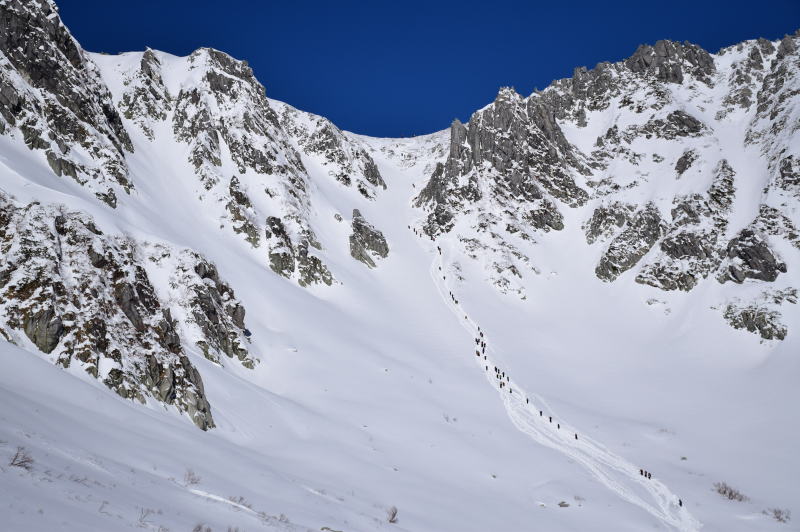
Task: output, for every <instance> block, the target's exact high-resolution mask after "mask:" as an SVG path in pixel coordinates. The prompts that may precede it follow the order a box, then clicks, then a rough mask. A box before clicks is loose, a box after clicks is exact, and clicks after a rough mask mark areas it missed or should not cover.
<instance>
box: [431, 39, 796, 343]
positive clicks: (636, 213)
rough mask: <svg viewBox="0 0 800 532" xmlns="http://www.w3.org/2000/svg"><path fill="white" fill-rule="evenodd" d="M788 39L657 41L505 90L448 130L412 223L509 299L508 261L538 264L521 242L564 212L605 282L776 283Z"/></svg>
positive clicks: (512, 283) (512, 280)
mask: <svg viewBox="0 0 800 532" xmlns="http://www.w3.org/2000/svg"><path fill="white" fill-rule="evenodd" d="M798 43H800V35H798V34H795V35H794V36H787V37H785V38H784V39H782V40H781V41H779V42H770V41H766V40H764V39H760V40H756V41H747V42H744V43H741V44H739V45H736V46H732V47H730V48H726V49H724V50H721V51H720V52H719V53H717V54H710V53H708V52H707V51H705V50H703V49H702V48H700V47H698V46H696V45H693V44H689V43H677V42H670V41H659V42H657V43H656V44H655V46H646V45H643V46H641V47H640V48H639V49H638V50H636V52H635V53H634V54H633V55H632V56H631V57H630V58H628V59H626V60H624V61H621V62H618V63H601V64H599V65H597V66H596V67H595V68H593V69H591V70H589V69H586V68H578V69H575V72H574V74H573V77H572V78H568V79H562V80H557V81H555V82H553V83H552V84H551V85H550V86H549V87H547V88H546V89H545V90H543V91H540V92H536V93H534V94H532V95H530V96H529V97H528V98H523V97H521V96H519V95H518V94H517V93H516V92H514V91H513V90H512V89H503V90H501V91H500V93H499V94H498V96H497V99H496V100H495V101H494V102H493V103H491V104H490V105H489V106H487V107H486V108H484V109H482V110H481V111H478V112H477V113H475V114H474V115H473V116H472V117H471V118H470V120H469V122H468V123H467V124H461V123H460V122H458V121H456V122H454V123H453V125H452V126H451V129H450V152H449V154H448V156H447V159H446V161H445V162H444V163H442V164H440V165H439V166H437V167H436V168H435V170H434V171H433V172H432V174H431V177H430V180H429V182H428V184H427V186H426V187H425V188H424V189H423V190H422V191H421V192H420V194H419V195H418V196H417V198H416V204H417V205H418V206H419V207H421V208H423V209H425V211H426V212H427V213H428V214H427V218H426V219H425V222H424V223H423V224H421V227H420V228H421V230H423V231H424V232H425V233H427V234H428V235H430V236H431V237H438V236H440V235H442V234H447V233H451V234H452V236H453V238H455V239H457V240H458V241H459V242H460V245H461V246H462V248H463V249H464V251H465V253H466V254H467V255H471V256H476V250H478V249H480V250H482V252H481V254H483V255H485V254H486V252H487V251H488V253H489V255H490V256H491V257H493V258H492V260H491V262H490V265H489V268H488V275H489V278H490V279H491V280H492V281H493V282H494V283H495V284H496V285H497V286H498V287H499V288H500V289H501V290H512V291H516V292H518V293H519V294H521V295H523V294H524V290H523V289H522V288H521V287H520V285H519V283H518V279H519V278H520V274H519V272H520V271H522V270H524V269H526V268H531V267H532V268H533V270H534V271H537V268H536V266H535V262H536V261H535V256H536V246H535V245H526V242H527V243H534V242H536V241H537V240H541V239H542V238H544V235H545V234H546V233H548V232H550V231H561V230H563V229H564V226H565V209H568V210H573V211H575V212H576V216H575V217H576V218H578V219H579V220H581V221H580V224H581V226H582V229H583V231H584V233H585V239H586V243H587V245H588V246H591V247H592V248H599V249H600V256H599V260H598V261H597V263H596V267H595V275H596V276H597V278H599V279H601V280H603V281H606V282H622V283H626V282H631V281H634V282H636V283H640V284H643V285H649V286H652V287H656V288H659V289H661V290H665V291H672V290H681V291H690V290H692V289H693V288H695V287H696V286H697V285H698V284H699V283H701V282H704V281H706V280H707V279H708V282H718V283H726V282H733V283H739V284H741V283H746V282H764V283H774V282H776V280H778V279H779V278H780V276H781V275H782V274H784V273H786V272H787V264H786V262H785V261H784V259H783V258H782V256H781V252H779V249H781V248H785V247H786V246H787V245H788V246H791V248H794V249H800V248H798V230H797V227H798V223H800V215H798V212H797V198H798V192H797V190H798V184H797V181H798V163H797V157H798V151H800V138H798V135H797V131H798V128H800V120H799V118H800V115H798V110H797V102H798V98H797V95H798V90H800V83H798V79H797V76H798V72H800V68H799V67H800V54H798V51H797V46H798ZM570 217H572V215H570ZM792 253H793V252H792ZM629 271H630V272H632V274H631V275H630V276H625V278H624V279H620V277H621V276H623V274H625V273H626V272H629ZM759 297H761V296H759ZM729 321H730V320H729ZM738 323H739V322H737V325H736V326H739V325H738ZM747 328H748V329H751V330H752V327H750V326H748V327H747Z"/></svg>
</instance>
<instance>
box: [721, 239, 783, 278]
mask: <svg viewBox="0 0 800 532" xmlns="http://www.w3.org/2000/svg"><path fill="white" fill-rule="evenodd" d="M727 255H728V259H729V261H728V264H727V265H726V266H727V269H726V271H723V272H722V273H721V274H720V277H719V280H720V282H725V281H728V280H730V281H734V282H736V283H742V282H744V280H745V279H758V280H761V281H767V282H773V281H774V280H775V279H777V278H778V274H779V273H786V264H785V263H783V262H781V261H780V260H779V259H778V258H777V257H776V256H775V254H774V253H773V252H772V250H771V249H770V247H769V244H768V243H767V242H766V240H764V239H763V238H762V237H761V236H759V235H758V234H756V233H754V232H753V231H752V230H751V229H742V230H741V231H740V232H739V234H738V235H736V237H735V238H733V239H732V240H731V241H730V242H729V243H728V248H727Z"/></svg>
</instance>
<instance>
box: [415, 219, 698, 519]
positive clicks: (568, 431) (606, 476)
mask: <svg viewBox="0 0 800 532" xmlns="http://www.w3.org/2000/svg"><path fill="white" fill-rule="evenodd" d="M415 234H418V233H417V232H416V231H415ZM418 236H421V235H419V234H418ZM421 238H422V239H423V240H424V239H425V238H424V237H422V236H421ZM435 253H436V255H437V257H438V258H437V260H434V261H433V263H432V264H431V269H430V275H431V278H432V280H433V281H434V285H435V286H436V288H437V290H438V292H439V295H440V296H441V297H442V298H443V299H444V300H445V301H446V302H447V305H448V306H449V307H450V309H451V310H452V311H453V312H455V313H456V315H457V317H458V319H459V321H460V322H461V323H462V326H463V327H464V328H465V329H466V330H467V331H468V332H469V333H470V334H471V335H472V338H473V339H479V338H480V340H481V341H484V342H485V343H486V350H485V352H480V355H479V356H475V359H476V360H477V361H478V363H479V365H480V368H481V370H482V371H483V372H484V373H485V375H486V378H487V380H488V381H489V383H490V384H491V385H492V386H493V387H495V388H496V389H497V390H498V393H499V394H500V397H501V399H502V401H503V404H504V406H505V409H506V412H507V413H508V416H509V418H511V421H512V422H513V423H514V426H516V427H517V429H519V430H520V431H521V432H523V433H525V434H527V435H528V436H529V437H530V438H531V439H533V440H534V441H536V442H537V443H539V444H541V445H544V446H547V447H550V448H552V449H555V450H557V451H559V452H561V453H563V454H565V455H567V456H568V457H569V458H571V459H573V460H575V461H576V462H578V463H580V464H582V465H583V466H584V467H585V468H586V469H588V470H589V472H590V473H591V474H592V475H593V476H594V477H595V478H596V479H597V480H599V481H600V482H601V483H602V484H603V485H605V486H606V487H607V488H608V489H610V490H612V491H614V492H615V493H616V494H617V495H619V496H620V497H621V498H622V499H624V500H626V501H628V502H629V503H631V504H635V505H636V506H639V507H640V508H642V509H644V510H646V511H647V512H649V513H650V514H651V515H653V516H654V517H656V518H658V519H659V520H661V521H662V522H664V523H665V524H667V525H669V526H671V527H673V528H675V529H677V530H682V531H687V532H689V531H696V530H699V529H700V528H701V527H702V526H703V525H702V524H701V523H700V521H698V520H697V519H695V518H694V517H693V516H692V515H691V513H690V512H689V511H688V510H687V509H686V507H685V506H683V507H681V506H679V505H678V497H677V496H676V495H675V494H674V493H672V492H671V491H670V490H669V488H668V487H667V486H666V485H664V484H663V483H662V482H660V481H659V480H658V479H654V478H649V479H648V478H646V477H644V476H642V475H641V473H640V469H639V467H636V466H634V465H633V464H631V463H630V462H628V461H627V460H625V459H624V458H622V457H621V456H617V455H615V454H614V453H612V452H611V451H610V450H608V449H607V448H606V447H605V446H604V445H602V444H601V443H599V442H597V441H595V440H593V439H592V438H590V437H588V436H586V435H585V434H583V433H581V432H580V431H579V430H577V429H576V428H575V427H573V426H571V425H569V424H567V423H565V422H564V421H562V420H561V419H558V418H557V417H556V416H555V415H554V412H553V410H552V409H551V408H549V407H548V406H547V403H546V402H545V401H544V399H542V398H541V397H539V396H537V395H535V394H530V393H528V392H526V391H525V390H523V389H521V388H520V387H519V386H518V385H517V384H515V383H514V381H513V380H510V379H509V380H505V378H502V379H500V378H498V376H497V375H496V374H495V369H494V368H495V367H497V368H498V369H499V370H500V371H501V372H502V371H503V370H502V368H501V367H500V366H499V365H498V364H497V363H495V362H494V361H493V359H492V358H491V353H492V351H493V348H492V346H491V344H490V343H489V341H488V338H487V337H486V336H485V335H486V333H485V331H482V329H480V327H479V326H478V324H477V323H475V322H474V321H473V320H472V319H471V318H469V315H468V313H466V312H465V311H464V309H463V308H461V306H460V304H458V303H457V302H456V301H454V299H453V297H455V296H456V294H455V293H454V292H452V291H451V290H449V289H448V288H447V286H446V281H447V279H446V269H445V266H444V261H443V251H441V250H440V248H439V245H437V249H436V250H435ZM440 267H441V271H439V270H438V268H440ZM451 294H452V297H451ZM455 299H457V297H455ZM481 332H483V334H484V336H483V337H481ZM476 347H479V346H478V344H476ZM478 350H479V351H482V350H481V349H480V347H479V349H478ZM471 355H472V353H471ZM501 382H503V383H504V384H503V385H502V386H500V383H501ZM527 401H530V402H527ZM540 412H541V413H540ZM551 416H552V421H551V420H550V419H551ZM559 426H560V428H557V427H559ZM576 435H577V436H578V438H579V439H576V438H575V436H576ZM646 495H649V496H650V497H651V499H652V500H651V501H648V500H646V498H645V496H646Z"/></svg>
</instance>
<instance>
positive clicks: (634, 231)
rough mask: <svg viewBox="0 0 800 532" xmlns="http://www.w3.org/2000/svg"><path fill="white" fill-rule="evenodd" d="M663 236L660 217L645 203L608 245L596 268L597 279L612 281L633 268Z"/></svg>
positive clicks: (650, 205) (654, 209) (655, 209)
mask: <svg viewBox="0 0 800 532" xmlns="http://www.w3.org/2000/svg"><path fill="white" fill-rule="evenodd" d="M663 233H664V222H663V221H662V219H661V214H660V213H659V212H658V209H657V208H656V206H655V205H653V204H652V203H648V204H647V205H645V206H644V207H643V208H641V209H639V210H638V211H636V212H635V213H634V214H633V215H632V216H631V218H630V220H629V221H628V223H627V224H626V225H625V227H624V229H623V230H622V232H621V233H619V234H618V235H617V236H616V237H615V238H614V239H613V240H612V241H611V243H610V244H609V245H608V248H607V249H606V251H605V253H603V256H602V257H601V258H600V262H599V263H598V265H597V267H596V268H595V273H596V274H597V277H598V278H600V279H602V280H603V281H613V280H614V279H616V278H617V277H619V275H620V274H622V273H623V272H625V271H627V270H629V269H631V268H632V267H633V266H634V265H636V263H637V262H639V260H640V259H641V258H642V257H644V256H645V254H646V253H647V252H648V251H650V248H652V247H653V245H654V244H655V243H656V242H657V241H658V239H659V238H661V236H662V234H663Z"/></svg>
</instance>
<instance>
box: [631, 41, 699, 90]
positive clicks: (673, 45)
mask: <svg viewBox="0 0 800 532" xmlns="http://www.w3.org/2000/svg"><path fill="white" fill-rule="evenodd" d="M625 66H626V67H628V68H629V69H630V71H631V72H634V73H637V74H646V75H649V76H653V77H654V78H655V79H657V80H659V81H666V82H669V83H682V82H683V79H684V72H686V73H687V74H691V75H692V76H693V77H694V78H695V79H698V80H701V81H706V82H707V81H708V79H709V76H711V75H712V74H713V73H714V71H715V65H714V59H713V58H712V57H711V56H710V55H709V53H708V52H706V51H705V50H703V49H702V48H700V47H699V46H697V45H696V44H691V43H689V42H684V43H683V44H681V43H677V42H673V41H666V40H661V41H657V42H656V44H655V46H650V45H647V44H643V45H641V46H640V47H639V48H638V49H637V50H636V52H635V53H634V54H633V55H632V56H631V57H629V58H628V59H626V60H625Z"/></svg>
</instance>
